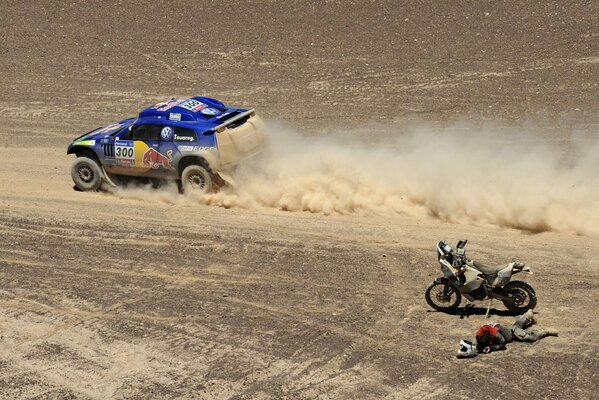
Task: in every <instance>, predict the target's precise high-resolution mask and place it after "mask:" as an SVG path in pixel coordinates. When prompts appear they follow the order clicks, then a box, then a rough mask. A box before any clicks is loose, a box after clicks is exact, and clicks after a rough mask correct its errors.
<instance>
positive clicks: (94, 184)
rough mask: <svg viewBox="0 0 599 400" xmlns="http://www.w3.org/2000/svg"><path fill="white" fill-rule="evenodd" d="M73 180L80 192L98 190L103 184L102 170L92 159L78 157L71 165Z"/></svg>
mask: <svg viewBox="0 0 599 400" xmlns="http://www.w3.org/2000/svg"><path fill="white" fill-rule="evenodd" d="M71 178H73V182H75V186H77V188H79V189H80V190H83V191H92V190H98V189H99V188H100V185H101V184H102V169H101V168H100V166H99V165H98V163H96V162H95V161H94V160H92V159H91V158H87V157H77V159H76V160H75V161H74V162H73V164H72V165H71Z"/></svg>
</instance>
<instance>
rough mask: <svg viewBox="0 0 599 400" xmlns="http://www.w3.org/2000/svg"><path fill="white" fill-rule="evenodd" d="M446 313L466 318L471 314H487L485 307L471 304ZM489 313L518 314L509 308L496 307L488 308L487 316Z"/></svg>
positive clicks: (498, 314) (501, 314)
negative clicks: (499, 308)
mask: <svg viewBox="0 0 599 400" xmlns="http://www.w3.org/2000/svg"><path fill="white" fill-rule="evenodd" d="M446 314H449V315H459V316H460V319H464V318H468V317H470V316H472V315H485V314H487V307H477V306H475V305H473V304H467V305H466V306H465V307H460V308H458V309H456V310H454V311H448V312H446ZM491 315H496V316H499V317H514V316H518V315H519V314H518V313H516V312H514V311H510V310H498V309H496V308H491V309H490V310H489V316H491Z"/></svg>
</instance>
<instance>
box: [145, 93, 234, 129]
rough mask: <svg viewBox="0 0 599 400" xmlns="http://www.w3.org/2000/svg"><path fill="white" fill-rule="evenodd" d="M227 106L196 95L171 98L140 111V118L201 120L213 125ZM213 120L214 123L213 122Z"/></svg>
mask: <svg viewBox="0 0 599 400" xmlns="http://www.w3.org/2000/svg"><path fill="white" fill-rule="evenodd" d="M227 110H228V109H227V107H226V106H225V105H224V104H223V103H222V102H220V101H219V100H216V99H211V98H209V97H201V96H195V97H190V98H188V99H176V98H171V99H168V100H165V101H161V102H160V103H156V104H154V105H151V106H150V107H148V108H146V109H144V110H142V111H141V112H140V113H139V120H144V121H148V122H150V121H151V120H155V119H161V120H165V119H166V120H170V121H181V122H192V123H193V122H199V123H206V124H207V125H213V124H214V123H217V122H218V121H216V120H215V121H213V122H212V121H210V120H212V119H214V117H215V114H216V116H218V114H222V113H223V112H225V111H227ZM211 122H212V123H211Z"/></svg>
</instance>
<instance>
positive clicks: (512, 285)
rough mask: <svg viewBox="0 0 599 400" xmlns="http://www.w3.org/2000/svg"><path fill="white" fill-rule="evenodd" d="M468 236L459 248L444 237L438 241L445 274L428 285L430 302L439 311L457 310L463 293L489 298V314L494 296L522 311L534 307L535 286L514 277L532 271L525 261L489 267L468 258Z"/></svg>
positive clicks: (438, 250)
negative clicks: (453, 247)
mask: <svg viewBox="0 0 599 400" xmlns="http://www.w3.org/2000/svg"><path fill="white" fill-rule="evenodd" d="M466 243H468V241H467V240H460V241H459V242H458V244H457V246H456V251H455V252H454V250H453V249H452V247H451V246H450V245H449V244H447V243H446V242H445V241H443V240H441V241H439V242H438V243H437V257H438V261H439V264H440V265H441V271H443V276H442V277H439V278H436V279H435V280H434V281H433V283H432V284H431V285H430V286H429V287H428V288H427V289H426V292H425V293H424V297H425V299H426V302H427V303H428V305H430V306H431V307H432V308H434V309H435V310H437V311H443V312H451V311H455V310H456V309H457V308H458V306H459V305H460V302H461V300H462V296H464V297H466V298H467V299H468V300H470V301H475V300H486V299H489V306H488V307H487V316H488V315H489V309H490V308H491V301H492V299H498V300H500V301H502V302H503V304H504V305H505V307H506V308H507V309H508V310H510V311H513V312H515V313H518V314H522V313H524V312H526V311H527V310H531V309H534V308H535V307H536V305H537V295H536V293H535V290H534V289H533V288H532V286H530V285H529V284H528V283H526V282H523V281H516V280H514V281H512V280H511V278H512V275H514V274H517V273H519V272H527V273H530V274H532V271H531V270H530V268H528V267H527V266H526V265H525V264H524V263H521V262H518V261H513V262H511V263H509V264H507V266H506V265H500V266H495V267H488V266H485V265H482V264H480V263H477V262H476V261H472V260H469V259H467V258H466V251H465V249H464V248H465V246H466Z"/></svg>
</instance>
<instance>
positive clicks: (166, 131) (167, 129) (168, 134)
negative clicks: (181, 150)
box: [160, 126, 173, 140]
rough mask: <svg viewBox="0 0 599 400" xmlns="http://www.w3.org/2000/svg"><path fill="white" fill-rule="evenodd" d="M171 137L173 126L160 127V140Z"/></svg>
mask: <svg viewBox="0 0 599 400" xmlns="http://www.w3.org/2000/svg"><path fill="white" fill-rule="evenodd" d="M172 137H173V128H171V127H170V126H165V127H164V128H162V130H161V131H160V138H161V139H162V140H171V138H172Z"/></svg>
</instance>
